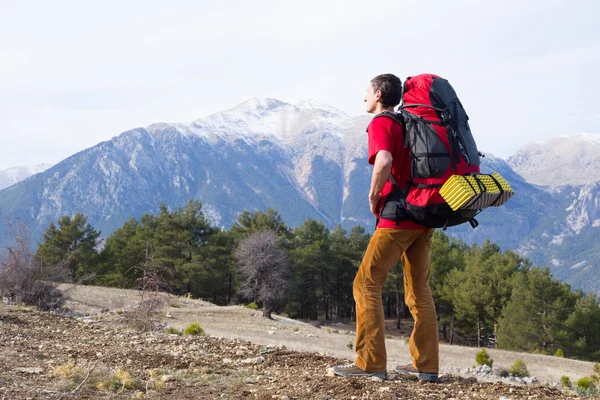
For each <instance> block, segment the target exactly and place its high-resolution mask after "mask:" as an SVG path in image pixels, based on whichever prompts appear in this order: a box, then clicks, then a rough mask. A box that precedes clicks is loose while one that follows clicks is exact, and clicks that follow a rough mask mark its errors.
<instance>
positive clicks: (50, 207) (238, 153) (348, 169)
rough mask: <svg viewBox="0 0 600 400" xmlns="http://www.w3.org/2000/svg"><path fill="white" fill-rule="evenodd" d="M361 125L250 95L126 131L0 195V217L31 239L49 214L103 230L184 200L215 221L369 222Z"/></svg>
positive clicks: (333, 112)
mask: <svg viewBox="0 0 600 400" xmlns="http://www.w3.org/2000/svg"><path fill="white" fill-rule="evenodd" d="M368 121H369V117H368V116H365V117H349V116H347V115H346V114H345V113H343V112H342V111H340V110H337V109H335V108H332V107H330V106H326V105H322V104H320V103H318V102H315V101H303V102H299V103H296V104H289V103H284V102H281V101H278V100H274V99H250V100H248V101H246V102H245V103H242V104H240V105H239V106H237V107H234V108H232V109H231V110H227V111H224V112H222V113H218V114H215V115H211V116H208V117H206V118H202V119H199V120H196V121H194V122H192V123H189V124H179V123H177V124H167V123H158V124H153V125H151V126H149V127H147V128H136V129H133V130H130V131H127V132H124V133H123V134H121V135H119V136H117V137H115V138H113V139H112V140H110V141H106V142H102V143H100V144H98V145H96V146H94V147H92V148H90V149H87V150H84V151H82V152H80V153H77V154H75V155H73V156H71V157H69V158H67V159H65V160H64V161H62V162H60V163H59V164H57V165H55V166H54V167H52V168H50V169H48V170H47V171H45V172H44V173H42V174H38V175H35V176H33V177H31V178H30V179H28V180H27V181H24V182H21V183H20V184H17V185H14V186H12V187H10V188H7V189H5V190H3V191H0V217H2V218H3V217H6V216H10V217H13V218H15V217H16V218H19V219H20V220H22V221H25V222H27V223H28V224H30V225H31V226H32V229H33V235H34V238H36V239H39V238H40V237H41V234H42V232H43V231H44V230H45V228H46V227H47V226H48V224H49V223H50V222H51V221H54V220H56V219H57V218H58V217H59V216H61V215H64V214H73V213H75V212H83V213H84V214H86V215H87V216H88V221H89V222H90V223H92V224H93V225H94V226H95V227H96V228H97V229H99V230H101V231H102V233H103V235H104V236H106V235H108V234H110V233H111V232H112V231H113V230H115V229H116V228H118V227H120V226H121V225H122V224H123V222H124V221H126V220H127V219H129V218H131V217H139V216H140V215H141V214H143V213H145V212H156V210H157V207H158V205H159V204H160V203H161V202H165V203H166V204H168V205H169V206H171V207H176V206H181V205H184V204H185V203H186V202H187V201H188V200H189V199H190V198H194V199H200V200H201V201H202V202H203V208H204V211H205V213H206V214H207V216H208V217H209V218H210V219H211V220H212V221H213V222H214V223H216V224H218V225H220V226H223V227H229V226H231V224H232V223H233V222H234V221H235V220H236V218H237V214H238V213H239V212H240V211H242V210H250V211H256V210H265V209H266V208H267V207H273V208H275V209H277V210H278V211H279V212H280V214H281V215H282V217H283V218H284V220H285V221H286V222H287V223H288V224H290V225H292V226H297V225H299V224H301V223H302V222H303V221H304V220H305V219H307V218H314V219H320V220H323V221H324V222H326V223H327V224H328V225H329V226H334V225H336V224H339V223H342V224H345V225H346V226H351V225H354V224H356V223H360V224H363V225H366V224H369V223H371V224H372V220H373V218H372V216H370V213H369V211H368V208H365V207H364V205H363V204H362V203H364V199H366V195H365V194H364V193H366V192H367V190H368V185H369V182H368V179H367V178H368V177H369V176H370V169H369V166H368V165H367V163H366V148H365V146H364V143H365V140H366V136H365V135H366V134H365V132H364V130H365V127H366V125H367V124H368ZM350 187H352V190H350V189H349V188H350ZM0 233H1V232H0ZM0 237H1V236H0ZM0 240H1V239H0Z"/></svg>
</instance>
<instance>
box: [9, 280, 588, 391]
mask: <svg viewBox="0 0 600 400" xmlns="http://www.w3.org/2000/svg"><path fill="white" fill-rule="evenodd" d="M107 290H110V292H107ZM109 293H110V294H109ZM94 294H98V296H93V297H90V295H94ZM71 297H72V298H75V299H77V300H79V301H76V303H79V305H82V307H88V309H89V310H91V308H93V307H96V306H100V305H101V304H99V303H98V302H96V300H95V299H104V300H102V301H111V302H113V301H114V302H120V303H121V305H122V306H123V307H124V308H127V306H128V305H130V304H128V301H129V300H130V299H132V298H133V299H135V292H133V291H120V290H118V289H105V288H97V289H94V288H93V287H92V288H90V287H87V288H82V290H79V289H75V290H74V291H72V292H71ZM71 301H72V303H71V306H73V307H77V306H78V304H76V303H73V301H75V300H71ZM170 301H171V303H172V304H175V303H177V304H179V305H180V306H181V308H171V309H169V312H174V311H176V310H182V313H181V314H179V315H176V316H175V318H176V319H175V320H176V321H178V322H179V323H180V324H186V323H188V321H200V323H201V325H202V326H203V327H205V329H206V331H207V332H208V334H209V335H208V336H201V337H192V336H177V335H165V334H164V333H147V334H143V333H139V332H136V331H132V330H131V329H129V328H127V327H126V326H124V325H123V324H119V323H117V320H118V315H119V314H117V313H115V312H114V311H117V310H115V309H112V310H109V311H108V312H106V311H105V312H104V313H100V314H94V315H93V316H90V317H79V318H73V317H64V316H60V315H57V314H54V313H42V312H38V311H33V310H29V309H16V308H14V307H13V306H5V305H0V338H1V339H2V340H0V360H2V362H0V379H2V382H3V383H2V384H0V398H2V399H4V398H6V399H9V398H10V399H24V398H44V399H53V398H68V396H66V395H68V394H69V393H72V394H77V396H78V397H83V398H113V399H120V398H123V399H125V398H127V399H130V398H132V397H133V398H144V399H145V398H148V399H154V398H156V399H158V398H164V397H165V396H168V397H169V398H172V399H186V398H190V397H196V398H216V397H220V398H223V397H224V398H245V397H248V396H253V397H254V398H259V399H271V398H281V399H283V398H288V399H303V398H319V399H325V398H330V399H331V398H333V399H336V398H352V396H356V398H367V397H368V398H374V399H398V398H399V399H415V398H431V397H434V398H438V397H440V396H443V398H451V397H455V398H467V399H471V398H477V399H497V398H498V397H499V396H509V397H510V398H511V399H527V398H532V396H537V397H538V398H552V399H554V398H556V399H567V398H573V397H567V396H564V395H563V394H562V393H561V392H560V391H559V390H557V389H553V388H549V387H543V386H537V385H532V386H528V385H524V386H522V385H517V386H514V385H509V384H506V383H502V382H484V381H477V380H476V379H475V378H465V377H461V376H458V375H455V374H452V373H446V374H444V375H443V376H442V377H441V383H440V384H436V385H432V384H429V385H427V384H425V385H422V384H420V383H419V382H417V381H414V380H412V379H408V378H402V377H400V376H391V377H390V379H389V380H385V381H381V380H370V379H346V378H339V377H331V376H327V368H328V367H330V366H332V365H335V364H337V363H340V362H344V360H343V358H346V356H342V357H340V356H336V355H335V354H332V353H331V352H330V351H329V349H328V348H327V347H326V346H327V345H325V346H324V343H326V342H329V341H330V340H331V339H329V337H331V338H334V339H333V340H334V341H336V342H337V343H338V346H339V347H340V348H344V347H346V342H347V341H348V340H349V335H346V334H343V333H340V334H337V333H335V332H333V333H326V330H324V329H319V328H315V327H313V326H310V325H305V324H301V323H300V324H299V325H296V324H291V323H290V321H285V319H281V318H280V319H279V320H278V321H268V320H263V319H262V318H260V317H255V316H253V315H254V313H253V312H252V311H251V310H248V309H245V308H241V307H217V306H212V305H210V304H207V303H202V302H198V304H196V303H195V301H193V300H186V299H182V298H171V299H170ZM82 302H84V303H86V304H84V305H83V304H82ZM185 309H187V310H186V311H183V310H185ZM236 309H237V310H239V312H238V311H237V310H236ZM186 313H189V314H190V315H188V317H191V318H189V319H186V318H188V317H186V318H180V317H183V316H184V315H185V314H186ZM211 317H212V318H211ZM167 321H169V324H171V319H167ZM217 321H219V322H217ZM224 321H230V322H232V323H236V324H237V327H238V329H237V330H236V331H232V330H230V332H231V335H230V336H229V338H227V337H221V335H218V334H215V333H214V331H212V330H211V329H214V328H215V327H216V326H217V325H218V324H219V323H223V322H224ZM294 327H299V328H298V329H297V330H296V329H294ZM253 330H254V331H256V330H260V331H262V332H263V333H262V335H260V336H257V337H255V338H254V339H253V340H252V341H251V342H247V341H245V340H247V339H246V338H245V337H243V334H240V333H243V332H249V333H250V334H252V332H253ZM270 332H272V333H270ZM285 332H289V334H290V335H292V337H295V339H294V340H292V341H291V342H290V343H291V344H292V345H293V344H294V343H296V344H301V343H305V344H304V345H306V343H308V346H309V347H310V349H308V350H305V351H301V352H297V351H295V350H294V349H293V348H292V347H291V346H288V344H287V343H285V345H284V346H282V341H283V340H285V339H283V338H282V337H281V336H282V335H285ZM297 332H299V333H297ZM231 336H235V337H231ZM326 338H327V339H326ZM350 339H351V338H350ZM266 340H270V344H265V343H264V341H266ZM261 343H262V344H261ZM265 346H266V347H265ZM403 350H404V351H405V352H406V351H407V350H406V349H403ZM464 350H465V349H464V348H458V347H457V352H456V354H460V353H464ZM350 353H351V352H350V351H349V350H348V349H347V348H346V354H350ZM332 355H333V357H332ZM492 355H493V356H494V357H495V358H496V359H497V360H498V362H499V363H502V361H501V357H499V356H500V353H496V354H494V353H492ZM513 356H518V357H520V358H522V357H523V355H522V354H519V355H517V354H515V355H513ZM532 357H535V356H532ZM538 357H540V356H538ZM340 358H342V359H340ZM542 358H543V357H542ZM545 360H546V362H545V364H546V366H545V367H544V368H546V369H547V368H548V367H549V366H551V365H549V364H550V363H548V358H545ZM556 361H557V363H556V364H555V365H554V367H555V368H559V364H558V363H566V364H564V365H562V367H561V368H564V369H565V372H567V370H570V372H569V374H572V377H575V376H573V375H577V372H576V371H574V370H573V368H574V367H575V368H576V366H577V365H578V364H577V362H572V361H570V360H562V359H557V360H556ZM471 362H472V360H471ZM526 362H527V364H528V366H529V368H530V371H532V372H533V371H536V367H535V365H534V364H533V363H532V362H531V359H526ZM445 363H446V364H452V365H456V364H455V363H453V362H451V361H450V360H448V359H447V358H446V361H445ZM540 368H542V363H540ZM580 368H581V371H582V372H583V371H584V369H585V368H583V367H580ZM536 372H537V371H536Z"/></svg>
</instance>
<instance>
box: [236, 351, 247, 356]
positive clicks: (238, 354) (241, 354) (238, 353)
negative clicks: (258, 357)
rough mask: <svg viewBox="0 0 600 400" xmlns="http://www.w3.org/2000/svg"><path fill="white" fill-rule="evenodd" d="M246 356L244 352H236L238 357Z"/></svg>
mask: <svg viewBox="0 0 600 400" xmlns="http://www.w3.org/2000/svg"><path fill="white" fill-rule="evenodd" d="M244 354H246V353H245V352H244V351H243V350H238V351H236V352H235V355H236V356H243V355H244Z"/></svg>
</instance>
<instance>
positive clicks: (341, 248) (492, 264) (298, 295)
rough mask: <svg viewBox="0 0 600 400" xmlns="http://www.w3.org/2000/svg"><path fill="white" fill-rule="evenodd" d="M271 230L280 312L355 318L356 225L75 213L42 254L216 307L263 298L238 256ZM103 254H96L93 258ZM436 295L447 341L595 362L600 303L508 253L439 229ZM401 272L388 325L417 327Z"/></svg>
mask: <svg viewBox="0 0 600 400" xmlns="http://www.w3.org/2000/svg"><path fill="white" fill-rule="evenodd" d="M265 230H270V231H273V232H274V233H275V234H276V238H277V239H276V240H277V246H278V247H279V248H280V249H281V250H283V251H284V252H285V254H286V255H287V258H288V260H289V268H288V269H287V271H288V272H287V275H286V277H285V279H286V282H287V284H286V286H285V290H283V295H282V296H280V297H279V298H278V299H276V300H275V301H274V302H273V304H272V307H273V310H274V311H275V312H277V313H279V314H287V315H289V316H290V317H292V318H299V319H303V320H328V321H342V320H345V321H351V320H352V319H353V313H354V300H353V297H352V283H353V280H354V276H355V274H356V271H357V269H358V267H359V265H360V262H361V259H362V255H363V253H364V251H365V250H366V248H367V245H368V243H369V240H370V234H369V233H368V232H365V229H364V228H362V227H360V226H354V227H353V228H352V229H351V230H350V231H349V232H348V231H346V230H344V229H342V228H340V227H337V228H335V229H333V230H329V229H328V228H327V227H326V226H325V225H324V224H323V223H322V222H319V221H316V220H311V219H309V220H306V221H304V223H303V224H302V225H301V226H300V227H298V228H294V229H292V228H289V227H287V226H286V225H285V223H284V222H283V220H282V219H281V217H280V215H279V214H278V213H277V211H275V210H272V209H269V210H268V211H267V212H266V213H263V212H261V211H257V212H255V213H253V212H248V211H245V212H243V213H241V214H240V215H239V216H238V219H237V222H236V223H235V224H234V225H233V226H232V227H231V229H229V230H223V229H219V228H217V227H215V226H213V225H211V224H210V222H209V221H208V219H207V218H206V217H205V216H204V214H203V212H202V205H201V203H200V202H198V201H190V202H189V203H188V204H187V205H186V206H185V207H181V208H178V209H176V210H170V209H169V208H168V207H167V206H166V205H164V204H163V205H161V206H160V207H159V209H158V210H157V213H156V214H144V215H143V216H142V217H141V218H140V219H139V220H138V219H133V218H132V219H130V220H129V221H127V222H126V223H125V224H124V225H123V226H122V227H121V228H119V229H117V230H116V231H114V232H113V233H112V234H111V235H110V236H109V237H108V238H106V239H105V240H102V239H100V235H101V233H100V232H97V231H95V230H94V229H93V227H92V226H91V225H89V224H88V223H87V221H86V217H85V216H83V215H81V214H76V215H75V216H73V217H70V216H64V217H62V218H61V219H60V220H58V221H57V223H56V224H55V223H52V224H50V226H49V227H48V228H47V230H46V232H45V234H44V236H43V239H42V240H41V241H40V243H39V244H38V247H37V250H36V257H37V258H39V259H40V260H43V262H44V263H63V265H65V266H66V267H67V268H68V269H69V275H70V277H71V279H72V280H73V281H80V282H85V283H86V284H93V285H103V286H111V287H119V288H133V287H135V285H136V282H137V281H138V278H140V276H141V275H142V274H144V273H145V272H146V271H148V270H154V271H159V272H160V273H161V274H162V276H163V277H164V279H165V281H166V283H167V284H168V289H167V290H169V291H170V292H172V293H173V294H176V295H188V294H189V295H191V296H192V297H194V298H202V299H205V300H208V301H211V302H213V303H215V304H218V305H229V304H241V303H244V304H245V303H249V302H252V301H255V302H257V303H258V305H259V306H261V305H262V304H261V301H260V297H256V296H255V297H254V298H247V297H244V296H243V295H241V292H242V291H241V290H240V287H241V285H242V284H243V282H241V280H242V279H243V276H242V275H240V273H239V267H238V260H236V257H235V254H236V248H237V247H238V246H239V244H240V243H241V242H242V241H244V239H245V238H248V237H249V236H250V235H252V234H253V233H255V232H259V231H265ZM99 248H101V250H100V251H98V250H97V249H99ZM431 287H432V291H433V296H434V300H435V303H436V307H437V312H438V316H439V329H440V338H441V339H442V340H444V341H445V342H448V343H450V344H456V343H461V344H467V345H472V346H479V347H495V348H500V349H507V350H517V351H528V352H539V353H543V354H549V355H554V354H556V353H557V352H558V353H559V354H560V353H561V351H559V349H560V350H562V352H563V353H564V355H565V356H566V357H570V358H577V359H585V360H593V361H600V299H599V298H598V297H597V296H596V295H595V294H592V293H588V294H586V293H583V292H582V291H576V292H573V291H572V290H571V288H570V287H569V285H568V284H566V283H561V282H559V281H558V280H557V279H555V278H553V277H552V275H550V272H549V269H548V268H547V267H546V268H544V267H539V266H532V265H531V263H530V262H529V261H528V260H527V259H525V258H523V257H520V256H519V255H518V254H517V253H515V252H513V251H510V250H508V251H502V249H501V248H500V247H499V246H498V245H496V244H494V243H492V242H490V241H486V242H485V243H484V244H482V245H468V244H466V243H464V242H462V241H460V240H457V239H455V238H453V237H450V236H447V235H445V234H444V233H443V232H442V231H439V230H438V231H436V232H435V235H434V240H433V244H432V249H431ZM403 296H404V287H403V276H402V264H401V263H400V262H399V263H398V264H397V265H395V266H394V268H393V269H392V270H391V271H390V274H389V276H388V279H387V282H386V285H385V287H384V290H383V297H382V303H383V306H384V310H385V314H386V318H393V319H397V320H399V319H404V318H410V314H409V313H408V310H407V309H406V307H405V306H404V303H403Z"/></svg>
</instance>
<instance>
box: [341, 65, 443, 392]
mask: <svg viewBox="0 0 600 400" xmlns="http://www.w3.org/2000/svg"><path fill="white" fill-rule="evenodd" d="M401 95H402V82H401V81H400V79H399V78H398V77H396V76H394V75H392V74H384V75H378V76H376V77H375V78H373V79H372V80H371V82H370V84H369V88H368V90H367V95H366V97H365V99H364V101H365V103H367V106H366V109H367V112H368V113H371V114H374V115H375V116H377V115H379V114H381V113H383V112H385V111H393V109H394V107H395V106H397V105H398V104H399V103H400V98H401ZM367 133H368V143H369V149H368V153H369V163H370V164H371V165H373V174H372V178H371V189H370V191H369V204H370V208H371V212H372V213H373V214H374V215H375V217H376V218H377V219H378V224H377V228H376V230H375V233H374V234H373V237H372V238H371V241H370V242H369V246H368V248H367V251H366V253H365V256H364V258H363V260H362V263H361V265H360V268H359V270H358V273H357V275H356V278H355V280H354V285H353V292H354V300H355V302H356V345H355V350H356V354H357V358H356V360H355V362H354V363H352V364H348V365H340V366H336V367H334V368H333V371H334V373H336V374H337V375H341V376H377V377H380V378H386V377H387V372H386V371H387V356H386V349H385V332H384V314H383V304H382V287H383V284H384V282H385V280H386V278H387V275H388V272H389V270H390V269H391V268H392V267H393V266H394V264H396V262H397V261H398V260H399V259H402V263H403V266H404V289H405V303H406V305H407V306H408V307H409V309H410V312H411V314H412V315H413V318H414V328H413V332H412V335H411V337H410V341H409V348H410V354H411V356H412V358H413V362H412V364H409V365H403V366H399V367H397V368H396V372H398V373H403V374H409V373H410V374H417V375H418V376H419V378H420V379H422V380H424V381H437V379H438V368H439V365H438V364H439V361H438V328H437V315H436V311H435V306H434V304H433V297H432V294H431V289H430V287H429V250H430V247H431V238H432V236H433V229H427V228H425V227H423V226H421V225H419V224H417V223H416V222H414V221H411V220H404V221H398V222H397V221H395V220H387V219H381V209H382V207H383V205H384V203H385V197H386V196H387V195H388V194H389V193H391V191H392V182H391V181H390V174H391V175H392V176H393V178H394V180H395V182H396V184H397V185H398V187H399V189H401V190H402V189H404V188H405V187H406V185H407V182H408V181H409V180H410V178H411V176H410V150H409V149H407V148H404V137H403V136H404V135H403V131H402V125H401V124H400V123H398V122H397V121H396V120H395V119H392V118H388V117H383V116H380V117H379V118H374V119H373V121H371V123H370V124H369V127H368V128H367Z"/></svg>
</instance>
